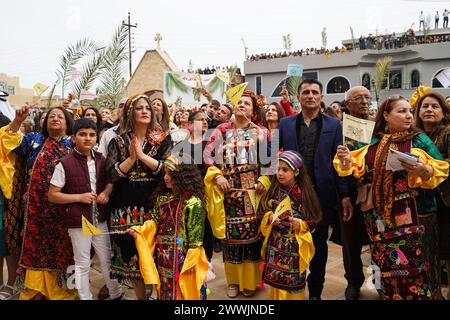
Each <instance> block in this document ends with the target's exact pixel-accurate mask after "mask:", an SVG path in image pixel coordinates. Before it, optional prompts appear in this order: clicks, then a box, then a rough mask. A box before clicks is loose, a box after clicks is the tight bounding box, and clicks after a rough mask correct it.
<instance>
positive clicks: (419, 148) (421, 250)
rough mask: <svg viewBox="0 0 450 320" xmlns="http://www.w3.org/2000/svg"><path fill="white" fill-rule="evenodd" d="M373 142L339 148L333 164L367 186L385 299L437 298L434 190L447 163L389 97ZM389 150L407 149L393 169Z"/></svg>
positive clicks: (397, 99)
mask: <svg viewBox="0 0 450 320" xmlns="http://www.w3.org/2000/svg"><path fill="white" fill-rule="evenodd" d="M374 132H375V135H374V137H373V139H372V142H371V144H369V145H367V146H365V147H363V148H361V149H358V150H355V151H352V152H350V151H349V150H348V148H347V147H344V146H339V147H338V150H337V155H336V158H335V160H334V167H335V169H336V170H337V171H338V173H339V175H340V176H349V175H351V174H353V176H354V177H356V178H362V177H363V179H364V182H365V183H366V186H367V187H368V188H367V189H366V193H365V195H363V193H361V194H360V197H361V199H362V204H361V210H362V211H363V212H364V218H365V223H366V229H367V233H368V235H369V239H370V240H371V251H372V252H371V255H372V268H373V269H374V271H375V275H376V276H377V277H378V278H377V279H376V280H377V282H378V280H379V284H380V288H379V289H380V290H379V292H381V294H382V295H383V297H384V298H385V299H387V300H430V299H436V298H438V297H439V293H438V289H439V278H438V277H439V276H440V274H439V273H438V250H437V241H438V239H437V220H436V211H437V205H436V200H435V196H434V190H432V189H434V188H436V187H437V186H438V185H439V184H441V183H442V182H443V181H444V180H445V179H446V178H447V177H448V167H449V165H448V163H447V162H445V161H442V160H443V158H442V156H441V154H440V153H439V151H438V149H437V148H436V146H435V145H434V144H433V143H432V141H431V140H430V139H429V138H428V137H427V135H426V134H424V133H419V132H417V130H416V129H414V127H413V115H412V111H411V106H410V104H409V103H408V101H407V100H406V99H405V98H403V97H402V96H391V97H389V98H388V99H387V100H385V101H384V102H383V103H382V104H381V105H380V108H379V110H378V114H377V118H376V124H375V130H374ZM391 150H396V151H400V152H403V153H409V158H413V159H415V160H414V161H409V162H406V161H401V162H400V163H401V168H402V169H401V170H396V171H393V170H391V169H389V170H388V168H391V165H390V162H389V161H388V156H389V154H390V153H391V152H392V151H391Z"/></svg>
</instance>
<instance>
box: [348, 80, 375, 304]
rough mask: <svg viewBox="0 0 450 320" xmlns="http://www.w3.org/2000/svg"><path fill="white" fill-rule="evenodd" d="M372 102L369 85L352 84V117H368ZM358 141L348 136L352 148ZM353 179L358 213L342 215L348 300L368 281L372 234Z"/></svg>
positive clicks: (350, 99) (350, 106) (353, 201)
mask: <svg viewBox="0 0 450 320" xmlns="http://www.w3.org/2000/svg"><path fill="white" fill-rule="evenodd" d="M371 102H372V97H371V95H370V91H369V90H368V89H367V88H366V87H363V86H356V87H352V88H350V89H349V90H348V91H347V92H346V93H345V103H344V106H345V109H347V110H348V112H349V113H350V115H351V116H354V117H357V118H360V119H368V118H369V111H370V106H371ZM357 144H358V142H357V141H348V139H346V145H347V147H348V148H349V149H350V150H355V149H356V146H357ZM350 179H351V180H350V199H351V201H352V205H353V210H354V213H353V217H352V218H351V219H350V220H348V221H344V220H343V219H342V217H341V234H342V256H343V260H344V269H345V275H344V276H345V279H346V280H347V288H346V289H345V298H346V299H347V300H358V299H359V291H360V288H361V286H362V285H363V283H364V281H365V277H364V272H363V264H362V261H361V250H362V246H363V245H365V244H368V236H367V231H366V229H365V225H364V217H363V214H362V212H361V209H360V205H359V204H358V205H357V204H356V198H357V195H358V188H359V182H358V181H357V180H356V179H354V178H350Z"/></svg>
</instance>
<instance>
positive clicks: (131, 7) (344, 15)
mask: <svg viewBox="0 0 450 320" xmlns="http://www.w3.org/2000/svg"><path fill="white" fill-rule="evenodd" d="M445 8H446V9H448V10H450V1H437V0H434V1H431V0H430V1H427V0H422V1H420V0H417V1H414V0H409V1H407V0H379V1H375V0H338V1H336V0H313V1H304V0H301V1H300V0H222V1H220V0H214V1H213V0H209V1H207V0H191V1H188V0H152V1H137V0H127V1H123V0H120V1H119V0H60V1H54V0H51V1H50V0H39V1H31V0H14V1H3V2H2V5H1V12H2V21H1V27H0V39H1V41H2V44H1V46H0V73H6V74H8V75H10V76H18V77H20V81H21V87H24V88H32V87H33V85H34V84H35V83H37V82H42V83H45V84H51V83H52V82H53V81H55V80H56V75H55V71H56V69H57V67H58V60H59V58H60V57H61V55H62V53H63V50H64V49H65V47H66V46H67V45H69V44H71V43H75V42H76V41H77V40H79V39H81V38H83V37H89V38H91V39H94V40H97V41H99V42H101V43H103V44H106V43H108V42H109V39H110V38H111V37H112V36H113V33H114V31H115V29H116V28H117V26H118V25H119V24H120V23H121V22H122V20H126V19H127V13H128V11H129V12H131V18H132V23H137V24H138V28H137V29H133V46H134V48H135V50H136V52H135V53H134V54H133V67H134V68H135V67H136V66H137V64H138V63H139V61H140V59H141V58H142V55H143V54H144V53H145V50H150V49H154V48H155V47H156V43H155V41H154V37H155V35H156V33H160V34H161V35H162V37H163V40H162V41H161V47H162V49H164V50H165V51H166V52H167V53H168V54H169V55H170V56H171V58H172V60H173V61H174V62H175V64H176V65H177V66H178V67H179V68H180V69H185V70H186V69H187V68H188V66H189V60H192V62H193V65H194V68H199V67H206V66H211V65H215V66H216V65H218V66H227V65H233V64H237V65H238V66H239V67H240V68H241V69H242V66H243V61H244V46H243V43H242V40H241V38H243V39H244V40H245V43H246V46H247V47H248V52H249V54H255V53H262V52H266V53H271V52H279V51H282V50H283V42H282V35H287V34H291V37H292V39H293V49H294V50H297V49H302V48H307V47H320V46H321V45H322V36H321V33H322V29H323V28H324V27H326V28H327V37H328V47H334V46H337V45H341V40H343V39H350V38H351V36H350V26H352V27H353V30H354V33H355V37H356V38H359V36H360V35H367V34H369V33H372V34H375V33H376V30H377V29H378V32H379V33H384V32H386V31H388V32H390V33H392V32H397V33H399V32H403V31H405V29H406V28H407V27H409V26H411V25H412V24H413V23H415V26H414V29H417V28H418V16H419V14H420V11H421V10H423V11H424V14H425V15H426V16H430V17H431V18H432V20H433V22H432V25H433V26H434V14H435V13H436V11H439V13H440V15H441V19H440V22H439V25H440V26H442V21H443V18H442V12H443V11H444V9H445ZM127 74H128V73H127Z"/></svg>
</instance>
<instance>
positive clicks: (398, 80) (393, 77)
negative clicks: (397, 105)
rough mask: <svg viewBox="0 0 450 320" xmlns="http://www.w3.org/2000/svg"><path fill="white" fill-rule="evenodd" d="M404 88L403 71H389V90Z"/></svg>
mask: <svg viewBox="0 0 450 320" xmlns="http://www.w3.org/2000/svg"><path fill="white" fill-rule="evenodd" d="M401 88H402V70H391V71H389V89H401Z"/></svg>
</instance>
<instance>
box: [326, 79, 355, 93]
mask: <svg viewBox="0 0 450 320" xmlns="http://www.w3.org/2000/svg"><path fill="white" fill-rule="evenodd" d="M348 89H350V83H349V82H348V80H347V79H345V78H344V77H334V78H333V79H331V80H330V82H328V85H327V94H333V93H345V92H346V91H348Z"/></svg>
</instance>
